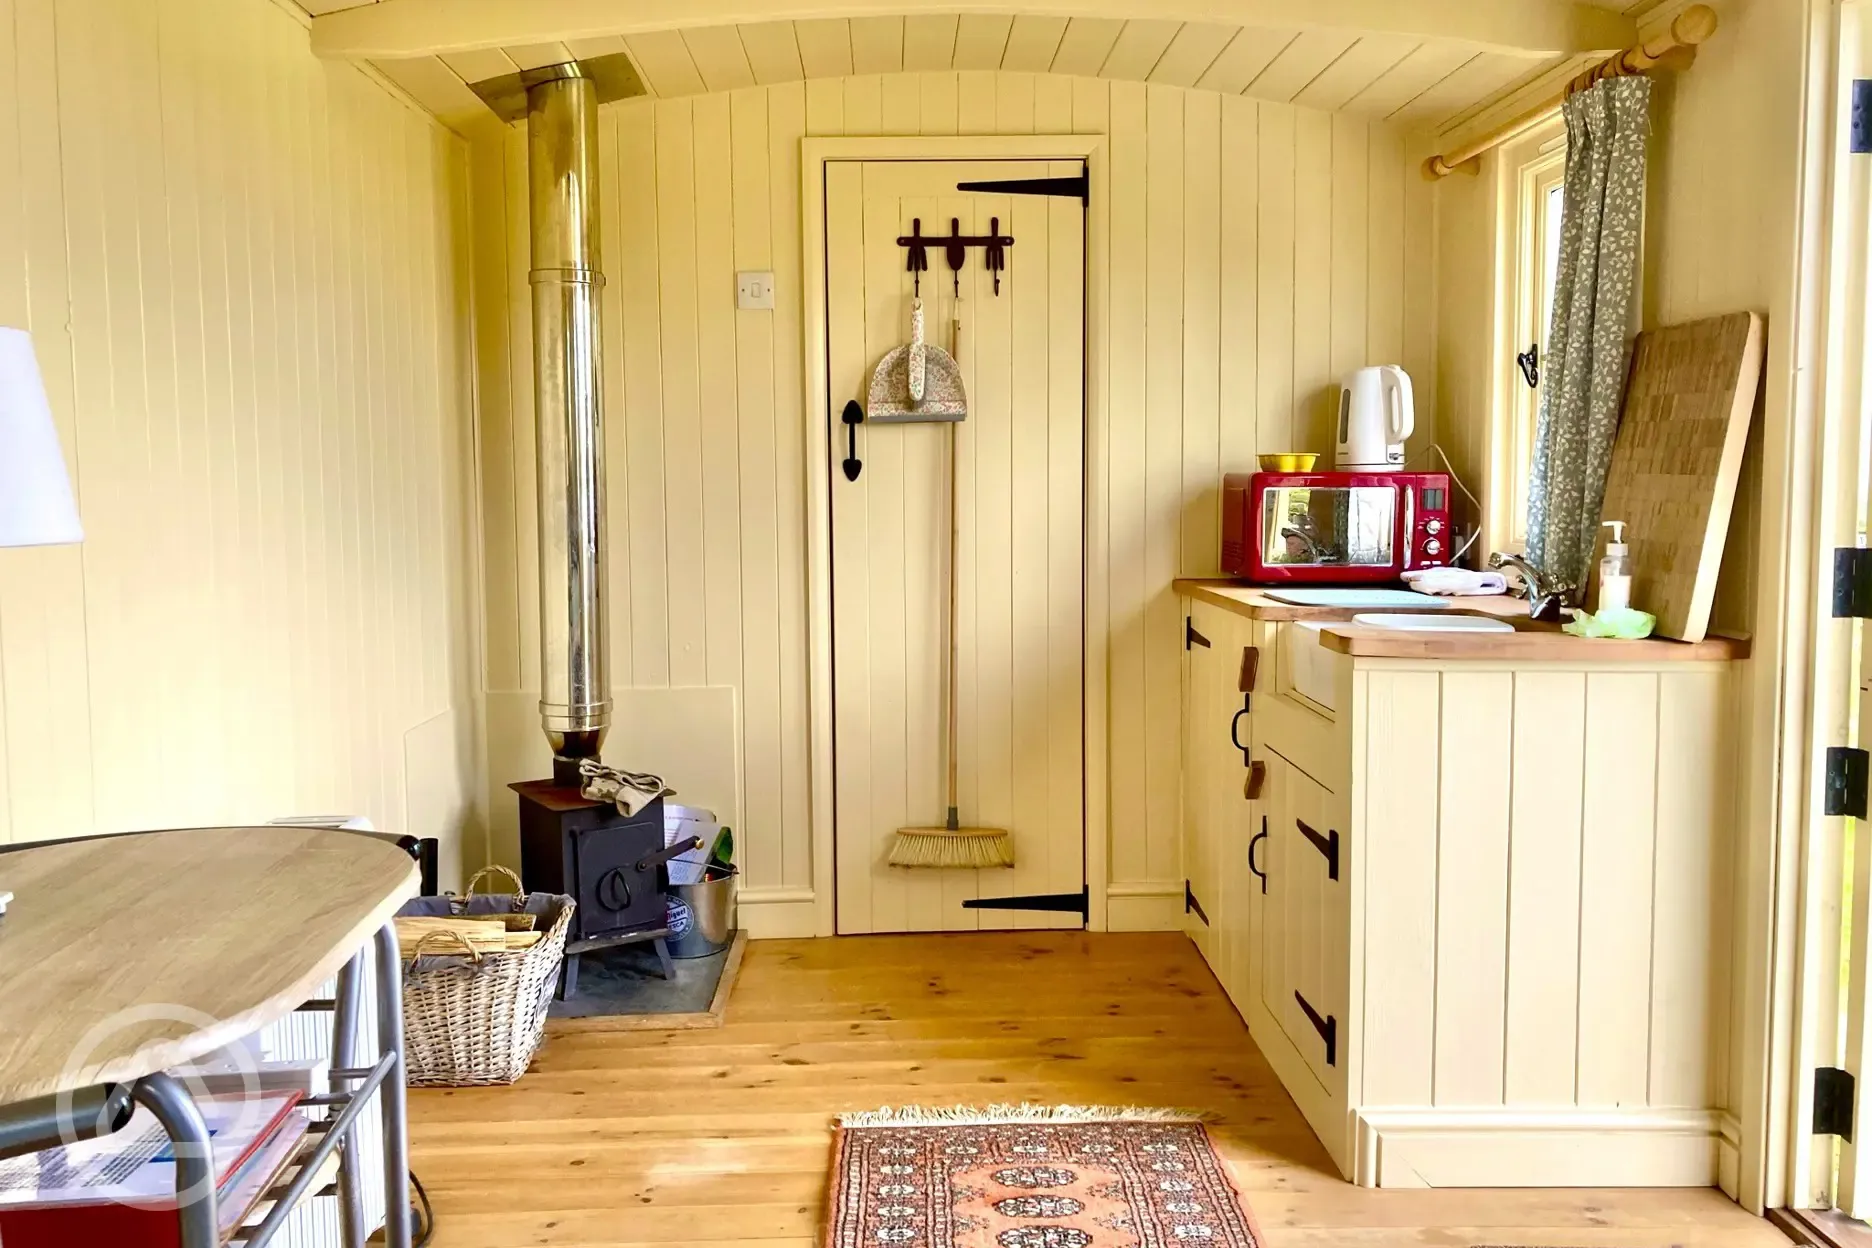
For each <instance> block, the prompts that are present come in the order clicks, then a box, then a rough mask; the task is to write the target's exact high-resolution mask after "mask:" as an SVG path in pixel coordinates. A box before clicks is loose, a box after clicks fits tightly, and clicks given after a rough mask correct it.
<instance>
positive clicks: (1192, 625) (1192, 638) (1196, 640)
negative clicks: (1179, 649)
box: [1183, 615, 1209, 650]
mask: <svg viewBox="0 0 1872 1248" xmlns="http://www.w3.org/2000/svg"><path fill="white" fill-rule="evenodd" d="M1191 646H1201V647H1202V648H1203V649H1205V650H1207V649H1208V648H1209V639H1208V638H1207V637H1205V636H1203V635H1202V634H1201V633H1199V632H1197V631H1196V621H1195V619H1194V618H1193V617H1191V616H1187V615H1186V616H1184V617H1183V648H1184V649H1185V650H1187V649H1189V648H1190V647H1191Z"/></svg>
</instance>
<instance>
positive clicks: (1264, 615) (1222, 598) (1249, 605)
mask: <svg viewBox="0 0 1872 1248" xmlns="http://www.w3.org/2000/svg"><path fill="white" fill-rule="evenodd" d="M1173 588H1174V589H1175V590H1176V592H1177V593H1179V594H1181V595H1183V596H1184V597H1186V598H1191V599H1193V600H1195V601H1197V602H1206V603H1209V604H1210V605H1212V606H1217V607H1220V608H1222V609H1223V610H1225V611H1229V612H1232V613H1233V614H1235V615H1239V616H1242V617H1244V618H1246V619H1250V620H1262V621H1269V622H1277V623H1279V622H1307V623H1324V624H1325V625H1326V627H1324V628H1322V629H1321V630H1320V644H1321V645H1322V646H1324V647H1325V648H1326V649H1328V650H1332V651H1335V652H1337V653H1339V654H1349V655H1352V656H1353V657H1355V658H1368V659H1501V660H1527V661H1532V662H1540V661H1549V662H1580V661H1583V660H1587V661H1592V662H1605V663H1618V662H1628V663H1660V662H1677V663H1723V662H1731V661H1734V660H1737V659H1746V658H1747V657H1748V655H1749V643H1748V641H1747V640H1746V639H1744V638H1737V637H1709V638H1705V639H1704V640H1702V641H1697V642H1682V641H1671V640H1669V639H1667V638H1661V637H1658V638H1647V639H1646V640H1644V641H1620V640H1616V639H1612V638H1589V637H1575V636H1573V635H1572V634H1570V633H1566V632H1562V631H1561V629H1560V626H1559V625H1558V624H1549V623H1546V622H1544V621H1539V620H1531V619H1529V618H1528V614H1527V603H1526V601H1524V600H1523V599H1520V598H1513V597H1509V596H1507V595H1505V594H1504V595H1499V596H1485V597H1484V596H1478V597H1473V598H1458V599H1455V600H1454V602H1455V605H1454V606H1452V607H1448V608H1441V610H1446V611H1448V612H1449V613H1450V614H1452V615H1483V616H1490V617H1492V618H1494V619H1499V620H1506V621H1508V622H1509V623H1510V624H1513V625H1514V628H1515V631H1514V632H1512V633H1436V632H1425V633H1408V632H1399V631H1395V630H1392V629H1384V628H1370V627H1366V626H1362V625H1358V624H1354V623H1352V617H1353V616H1354V615H1356V614H1362V613H1365V612H1368V611H1374V610H1375V611H1385V612H1393V611H1397V610H1399V609H1400V608H1395V607H1392V608H1384V607H1378V608H1372V607H1305V606H1296V605H1295V604H1293V603H1286V602H1277V601H1276V600H1274V599H1273V598H1270V597H1268V596H1267V593H1266V587H1264V586H1258V585H1248V584H1244V583H1242V582H1240V581H1228V580H1211V579H1195V578H1189V579H1179V580H1177V581H1176V582H1175V583H1174V585H1173ZM1434 609H1437V608H1433V610H1434Z"/></svg>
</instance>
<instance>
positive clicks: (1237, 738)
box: [1229, 694, 1248, 767]
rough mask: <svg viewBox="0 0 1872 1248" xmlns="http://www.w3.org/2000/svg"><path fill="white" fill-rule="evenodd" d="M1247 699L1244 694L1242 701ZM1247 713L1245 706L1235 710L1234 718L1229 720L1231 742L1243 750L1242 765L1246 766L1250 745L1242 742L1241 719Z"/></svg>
mask: <svg viewBox="0 0 1872 1248" xmlns="http://www.w3.org/2000/svg"><path fill="white" fill-rule="evenodd" d="M1247 700H1248V697H1247V695H1246V694H1243V695H1242V701H1243V702H1246V701H1247ZM1246 714H1248V708H1247V707H1245V706H1244V707H1242V708H1241V710H1239V711H1236V712H1235V718H1234V719H1231V720H1229V744H1230V745H1233V746H1234V747H1235V748H1236V749H1238V750H1240V751H1241V756H1242V766H1244V767H1246V766H1247V765H1248V747H1247V746H1245V745H1243V744H1242V739H1241V721H1242V716H1244V715H1246Z"/></svg>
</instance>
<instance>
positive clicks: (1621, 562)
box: [1598, 520, 1631, 612]
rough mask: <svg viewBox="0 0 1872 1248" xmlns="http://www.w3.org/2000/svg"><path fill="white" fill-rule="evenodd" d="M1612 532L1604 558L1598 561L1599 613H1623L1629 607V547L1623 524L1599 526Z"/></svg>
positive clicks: (1609, 521) (1620, 522)
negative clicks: (1626, 542)
mask: <svg viewBox="0 0 1872 1248" xmlns="http://www.w3.org/2000/svg"><path fill="white" fill-rule="evenodd" d="M1599 527H1600V528H1602V529H1611V530H1612V540H1611V541H1609V542H1607V543H1606V548H1605V558H1603V559H1601V560H1600V561H1599V608H1598V609H1599V611H1601V612H1605V611H1623V610H1625V609H1626V608H1627V607H1629V606H1631V547H1630V546H1627V545H1626V544H1625V522H1624V521H1623V520H1607V521H1605V522H1604V523H1603V524H1601V525H1600V526H1599Z"/></svg>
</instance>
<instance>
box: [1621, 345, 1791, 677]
mask: <svg viewBox="0 0 1872 1248" xmlns="http://www.w3.org/2000/svg"><path fill="white" fill-rule="evenodd" d="M1762 330H1763V324H1762V318H1761V317H1759V316H1757V315H1756V314H1755V313H1753V312H1736V313H1732V314H1730V315H1728V316H1718V317H1712V318H1710V319H1709V320H1706V321H1692V322H1690V323H1689V324H1686V325H1672V326H1669V327H1667V328H1664V329H1655V330H1651V331H1649V332H1648V333H1643V334H1639V335H1638V341H1637V343H1636V345H1634V347H1633V348H1632V362H1631V372H1630V374H1629V376H1628V378H1627V381H1626V385H1625V408H1624V415H1623V417H1622V418H1621V420H1620V422H1619V431H1618V439H1617V441H1615V442H1614V443H1613V447H1612V463H1611V467H1610V470H1609V471H1608V473H1607V475H1606V493H1605V509H1604V510H1603V511H1602V512H1601V513H1600V518H1601V519H1603V520H1623V521H1625V540H1626V541H1627V542H1629V543H1630V544H1631V555H1632V599H1631V601H1632V606H1634V607H1637V608H1639V609H1640V610H1643V611H1649V612H1651V613H1652V614H1653V615H1655V616H1657V620H1658V622H1657V635H1658V636H1660V637H1675V638H1677V639H1678V640H1680V641H1702V640H1703V638H1704V635H1705V634H1706V633H1708V631H1709V619H1710V608H1711V606H1712V604H1713V603H1714V602H1715V599H1716V574H1717V571H1718V570H1719V569H1720V567H1721V565H1722V554H1723V541H1724V539H1725V538H1726V537H1727V536H1728V533H1729V513H1730V511H1731V510H1732V509H1733V508H1734V506H1735V492H1736V481H1737V478H1738V477H1739V476H1740V475H1741V471H1742V451H1743V447H1744V446H1745V445H1746V444H1747V442H1748V429H1749V420H1750V418H1751V417H1752V416H1753V415H1754V412H1755V394H1756V391H1757V389H1758V388H1759V387H1760V385H1761V368H1762ZM1611 532H1612V531H1611V530H1610V529H1606V528H1601V529H1600V531H1599V533H1600V537H1599V547H1598V555H1596V556H1595V558H1594V561H1593V568H1592V575H1591V580H1592V584H1591V586H1590V587H1589V594H1590V595H1591V596H1590V597H1589V599H1588V602H1589V603H1594V604H1596V603H1597V602H1598V590H1599V586H1598V580H1599V565H1598V557H1599V556H1603V555H1604V553H1605V543H1606V541H1607V540H1608V539H1609V537H1610V535H1611Z"/></svg>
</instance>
